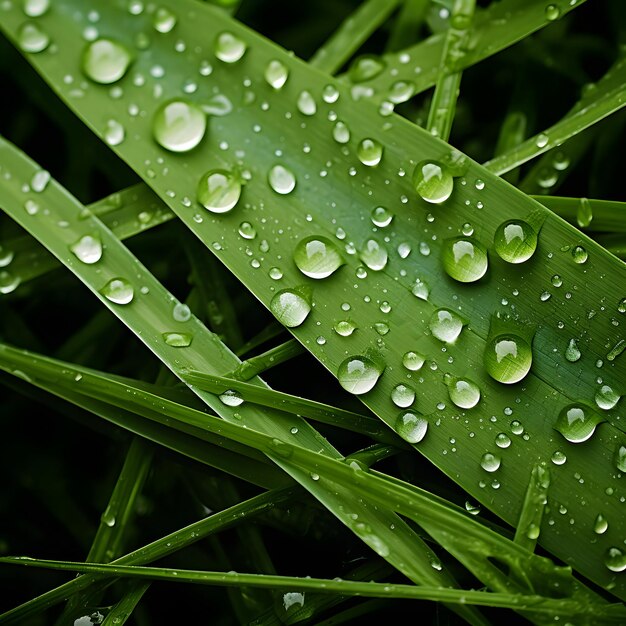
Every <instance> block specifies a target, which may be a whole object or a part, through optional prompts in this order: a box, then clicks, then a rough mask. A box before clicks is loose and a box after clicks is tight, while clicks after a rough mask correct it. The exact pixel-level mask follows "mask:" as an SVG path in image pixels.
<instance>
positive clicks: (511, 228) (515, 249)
mask: <svg viewBox="0 0 626 626" xmlns="http://www.w3.org/2000/svg"><path fill="white" fill-rule="evenodd" d="M493 243H494V247H495V249H496V252H497V253H498V255H499V256H500V258H502V259H503V260H504V261H506V262H507V263H523V262H524V261H528V259H530V257H531V256H532V255H533V254H534V253H535V250H536V249H537V233H536V232H535V229H534V228H533V227H532V226H531V225H530V224H527V223H526V222H524V221H522V220H509V221H508V222H504V223H503V224H500V226H498V229H497V230H496V234H495V236H494V242H493Z"/></svg>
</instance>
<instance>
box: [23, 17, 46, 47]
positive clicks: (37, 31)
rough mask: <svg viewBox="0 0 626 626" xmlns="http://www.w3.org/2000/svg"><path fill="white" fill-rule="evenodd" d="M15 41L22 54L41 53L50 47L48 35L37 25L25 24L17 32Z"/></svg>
mask: <svg viewBox="0 0 626 626" xmlns="http://www.w3.org/2000/svg"><path fill="white" fill-rule="evenodd" d="M17 41H18V44H19V46H20V48H21V49H22V50H23V51H24V52H32V53H36V52H43V51H44V50H45V49H46V48H47V47H48V46H49V45H50V37H49V36H48V33H46V32H45V31H43V30H42V29H41V28H40V27H39V26H38V25H37V24H33V23H32V22H26V23H25V24H22V25H21V26H20V28H19V30H18V32H17Z"/></svg>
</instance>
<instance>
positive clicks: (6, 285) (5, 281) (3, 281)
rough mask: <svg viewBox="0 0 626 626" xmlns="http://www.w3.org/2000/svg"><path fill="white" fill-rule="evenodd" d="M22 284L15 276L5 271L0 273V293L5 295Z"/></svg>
mask: <svg viewBox="0 0 626 626" xmlns="http://www.w3.org/2000/svg"><path fill="white" fill-rule="evenodd" d="M21 282H22V279H21V278H20V277H19V276H18V275H17V274H12V273H11V272H7V271H6V270H2V271H0V293H1V294H3V295H5V296H6V295H7V294H9V293H12V292H13V291H15V290H16V289H17V288H18V287H19V286H20V283H21Z"/></svg>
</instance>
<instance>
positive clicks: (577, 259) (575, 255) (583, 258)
mask: <svg viewBox="0 0 626 626" xmlns="http://www.w3.org/2000/svg"><path fill="white" fill-rule="evenodd" d="M588 258H589V254H588V253H587V250H585V249H584V248H583V247H582V246H574V247H573V248H572V259H574V263H578V264H583V263H586V262H587V259H588Z"/></svg>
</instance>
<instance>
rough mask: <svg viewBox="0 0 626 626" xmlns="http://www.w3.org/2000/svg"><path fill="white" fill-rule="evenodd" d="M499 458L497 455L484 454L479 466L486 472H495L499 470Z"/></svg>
mask: <svg viewBox="0 0 626 626" xmlns="http://www.w3.org/2000/svg"><path fill="white" fill-rule="evenodd" d="M500 463H501V460H500V457H499V456H498V455H497V454H492V453H491V452H485V454H483V455H482V457H481V459H480V466H481V467H482V468H483V469H484V470H485V471H486V472H495V471H497V470H498V469H500Z"/></svg>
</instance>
